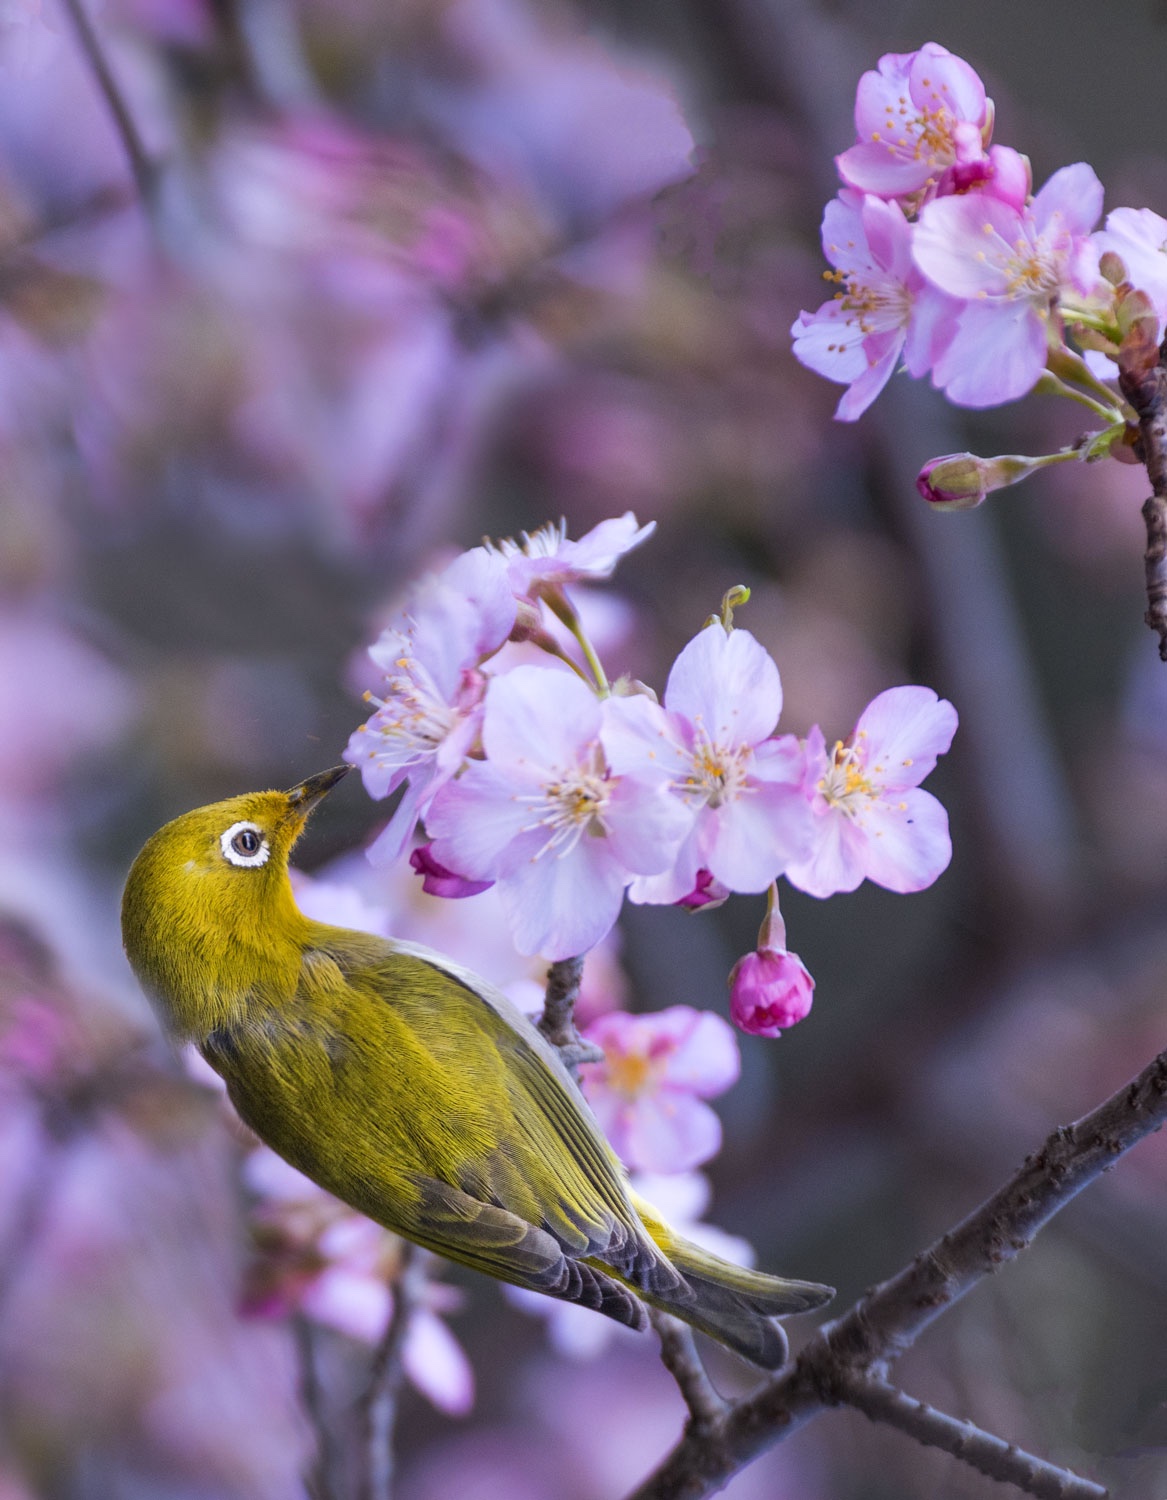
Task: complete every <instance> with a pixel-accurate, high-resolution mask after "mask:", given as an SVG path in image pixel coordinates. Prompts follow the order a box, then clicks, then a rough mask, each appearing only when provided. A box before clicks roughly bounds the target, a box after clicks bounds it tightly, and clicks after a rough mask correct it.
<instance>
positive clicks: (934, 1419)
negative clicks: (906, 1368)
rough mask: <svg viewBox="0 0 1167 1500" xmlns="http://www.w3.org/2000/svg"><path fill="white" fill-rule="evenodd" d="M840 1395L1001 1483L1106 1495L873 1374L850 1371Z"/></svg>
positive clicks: (1101, 1499) (1062, 1494) (1089, 1497)
mask: <svg viewBox="0 0 1167 1500" xmlns="http://www.w3.org/2000/svg"><path fill="white" fill-rule="evenodd" d="M839 1394H840V1396H841V1397H842V1399H843V1400H844V1401H845V1402H846V1404H847V1405H848V1406H853V1407H855V1408H856V1410H857V1411H861V1412H863V1413H864V1415H865V1416H868V1417H870V1418H871V1420H872V1421H873V1422H885V1423H887V1425H888V1426H889V1427H898V1428H899V1430H900V1431H901V1432H906V1433H907V1434H908V1436H909V1437H914V1438H915V1439H916V1441H917V1442H918V1443H923V1444H924V1446H925V1447H928V1448H942V1449H943V1450H944V1452H945V1453H951V1454H952V1455H953V1457H954V1458H959V1459H963V1461H964V1462H965V1463H966V1464H968V1465H969V1466H970V1467H971V1468H974V1469H977V1470H978V1471H979V1472H980V1473H982V1474H985V1475H987V1476H988V1477H989V1478H990V1479H996V1480H998V1481H999V1482H1000V1483H1002V1484H1012V1485H1015V1486H1016V1488H1017V1489H1019V1490H1023V1491H1024V1492H1025V1493H1026V1494H1027V1495H1036V1496H1038V1500H1105V1497H1106V1491H1105V1489H1103V1487H1102V1486H1101V1485H1100V1484H1095V1483H1094V1481H1093V1480H1091V1479H1081V1478H1079V1477H1078V1475H1076V1474H1071V1473H1070V1472H1069V1470H1067V1469H1059V1468H1058V1467H1057V1466H1056V1465H1055V1464H1049V1463H1046V1461H1045V1460H1044V1459H1042V1458H1035V1457H1034V1456H1033V1454H1032V1453H1026V1452H1024V1450H1023V1449H1021V1448H1018V1447H1017V1446H1016V1445H1015V1444H1013V1443H1006V1442H1005V1441H1004V1440H1003V1439H1002V1438H999V1437H994V1436H993V1434H992V1433H991V1432H983V1431H982V1430H981V1429H980V1428H979V1427H976V1426H974V1425H973V1423H972V1422H964V1421H961V1420H960V1419H959V1418H957V1417H950V1416H948V1415H947V1414H946V1413H945V1412H942V1411H937V1410H936V1409H935V1408H934V1407H931V1406H927V1405H925V1403H924V1402H923V1401H917V1400H916V1399H915V1398H914V1397H912V1396H909V1395H907V1393H906V1392H904V1391H901V1390H898V1389H897V1388H896V1387H895V1386H894V1385H889V1384H888V1383H887V1382H886V1381H884V1380H877V1379H875V1378H873V1377H872V1376H870V1375H867V1376H864V1375H854V1374H851V1375H847V1376H844V1378H843V1380H842V1381H841V1383H840V1389H839Z"/></svg>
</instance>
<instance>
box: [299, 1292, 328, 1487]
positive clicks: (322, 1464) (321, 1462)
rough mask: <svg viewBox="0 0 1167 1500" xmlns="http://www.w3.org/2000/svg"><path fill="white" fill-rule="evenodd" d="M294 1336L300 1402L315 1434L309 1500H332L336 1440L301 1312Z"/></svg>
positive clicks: (313, 1340) (312, 1338)
mask: <svg viewBox="0 0 1167 1500" xmlns="http://www.w3.org/2000/svg"><path fill="white" fill-rule="evenodd" d="M292 1333H293V1336H294V1337H295V1340H296V1363H297V1365H298V1367H299V1372H300V1404H301V1405H302V1406H303V1408H304V1413H305V1415H306V1416H307V1418H308V1420H309V1422H310V1423H311V1425H312V1431H313V1433H314V1434H315V1436H316V1454H315V1462H314V1463H313V1465H312V1470H311V1473H310V1475H309V1478H308V1493H309V1494H310V1495H311V1496H312V1500H336V1489H335V1487H334V1484H333V1480H334V1478H335V1475H336V1464H337V1453H338V1450H337V1443H336V1438H335V1436H334V1435H333V1431H332V1427H331V1425H330V1423H329V1421H328V1415H327V1413H326V1411H325V1409H324V1391H323V1389H322V1387H321V1384H320V1371H319V1369H318V1367H317V1363H316V1333H315V1330H314V1328H313V1326H312V1324H311V1323H310V1322H309V1321H308V1319H307V1318H306V1317H304V1316H303V1315H302V1314H297V1315H296V1316H295V1317H294V1318H293V1319H292Z"/></svg>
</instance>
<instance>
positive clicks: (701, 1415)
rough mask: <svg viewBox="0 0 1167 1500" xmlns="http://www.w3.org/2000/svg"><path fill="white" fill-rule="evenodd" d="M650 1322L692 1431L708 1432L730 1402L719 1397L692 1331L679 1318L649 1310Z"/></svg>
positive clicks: (657, 1309) (688, 1429)
mask: <svg viewBox="0 0 1167 1500" xmlns="http://www.w3.org/2000/svg"><path fill="white" fill-rule="evenodd" d="M648 1316H649V1321H650V1322H651V1323H652V1326H653V1328H654V1329H655V1330H656V1334H657V1337H658V1338H659V1339H660V1357H661V1362H662V1364H663V1365H664V1367H665V1369H666V1370H667V1371H668V1372H669V1374H670V1375H671V1376H672V1377H673V1379H674V1380H675V1381H676V1382H677V1385H678V1387H679V1388H680V1392H681V1395H682V1397H683V1398H684V1401H685V1405H686V1406H687V1407H688V1408H689V1425H688V1428H687V1429H686V1430H687V1431H690V1432H705V1431H707V1430H708V1429H709V1428H711V1427H712V1426H713V1425H714V1423H715V1422H717V1420H718V1419H719V1418H720V1417H722V1416H724V1414H725V1411H726V1408H727V1405H728V1403H727V1402H726V1401H725V1400H724V1398H723V1397H721V1396H719V1395H718V1393H717V1391H716V1390H715V1389H714V1387H713V1382H712V1381H711V1380H710V1379H709V1376H708V1374H707V1373H706V1370H705V1366H704V1365H703V1364H702V1362H701V1355H700V1354H699V1353H698V1351H697V1342H696V1340H695V1339H694V1337H693V1330H692V1329H691V1328H690V1327H689V1326H688V1325H687V1324H685V1323H682V1322H681V1321H680V1319H679V1318H674V1317H671V1316H670V1315H669V1314H668V1313H666V1312H661V1311H660V1309H659V1308H655V1307H650V1308H649V1310H648Z"/></svg>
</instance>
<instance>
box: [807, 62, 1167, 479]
mask: <svg viewBox="0 0 1167 1500" xmlns="http://www.w3.org/2000/svg"><path fill="white" fill-rule="evenodd" d="M993 124H994V115H993V105H992V101H991V100H990V99H988V98H986V96H985V89H984V85H983V83H982V82H981V80H980V78H978V76H977V74H976V73H975V72H974V71H973V69H972V68H971V67H970V66H969V64H968V63H966V62H965V61H963V60H962V59H961V58H959V57H955V56H953V55H952V53H950V52H948V51H947V50H946V49H945V48H944V47H941V46H938V45H937V44H936V43H935V42H928V43H926V44H925V45H924V46H923V47H921V48H920V49H919V51H917V52H909V53H888V54H887V55H886V56H884V57H882V58H880V60H879V66H878V68H877V69H876V70H874V71H872V72H868V73H865V74H864V75H863V77H862V78H861V79H860V82H859V88H858V93H857V96H856V102H855V128H856V135H857V141H856V143H855V144H854V145H853V146H851V147H850V148H849V149H847V150H846V151H844V152H843V153H842V154H841V155H840V156H838V157H837V158H836V165H837V167H838V171H839V176H840V178H841V180H842V182H843V184H844V185H843V188H842V190H841V191H840V193H839V195H838V197H837V198H835V199H834V200H833V201H832V202H831V203H829V204H828V205H827V208H826V212H825V214H824V217H823V250H824V252H825V254H826V257H827V259H828V260H829V261H830V263H831V266H832V267H833V270H832V271H830V272H828V273H826V274H827V279H828V280H830V281H833V282H835V283H837V287H838V290H837V291H836V293H835V295H834V297H833V298H832V299H831V300H830V301H828V302H825V303H824V304H823V305H822V306H821V307H820V308H819V309H818V310H817V311H816V312H812V313H808V312H803V313H802V314H801V315H800V316H799V318H798V319H797V321H796V322H795V324H794V326H793V328H792V330H791V332H792V334H793V336H794V352H795V354H796V355H797V356H798V358H799V359H800V360H801V361H802V362H803V364H805V365H807V366H809V368H810V369H812V370H815V371H816V372H817V373H818V374H820V375H825V376H826V377H827V378H828V379H830V380H836V381H841V382H843V383H844V384H846V386H847V390H846V392H845V393H844V395H843V397H842V399H841V400H840V402H839V406H838V409H837V411H836V416H838V417H839V418H841V419H843V420H844V421H854V420H855V418H857V417H858V416H860V414H861V413H862V412H864V411H865V410H866V409H867V407H868V406H869V405H870V404H871V402H872V401H874V400H875V398H876V396H878V394H879V393H880V391H881V390H882V389H883V387H884V385H885V384H886V383H887V381H888V379H889V377H890V376H891V374H892V372H893V370H894V369H895V368H896V366H897V364H898V363H899V361H900V360H901V358H902V360H903V364H904V366H905V367H906V369H907V371H908V373H909V374H911V375H913V376H917V377H918V376H922V375H926V374H930V376H931V379H932V383H933V385H935V386H937V387H938V388H940V389H942V390H943V391H944V393H945V395H946V396H947V397H948V398H949V399H950V400H951V401H953V402H955V403H956V404H958V405H960V406H970V407H985V406H994V405H997V404H999V403H1001V402H1005V401H1013V400H1016V399H1017V398H1018V397H1020V396H1023V395H1025V394H1026V393H1027V392H1028V391H1031V390H1033V389H1034V388H1037V389H1038V390H1041V391H1046V392H1049V393H1051V394H1057V395H1062V396H1068V397H1070V398H1072V399H1074V400H1076V401H1079V402H1081V403H1082V404H1083V405H1086V406H1087V407H1089V408H1090V409H1091V410H1093V411H1094V412H1095V413H1096V414H1097V415H1099V416H1101V417H1102V418H1103V419H1104V421H1105V423H1106V425H1105V427H1104V428H1103V429H1102V430H1101V431H1099V432H1097V433H1095V434H1092V435H1091V436H1090V437H1089V438H1088V439H1085V440H1083V441H1082V442H1081V443H1078V444H1076V445H1075V446H1074V448H1072V449H1067V450H1064V451H1062V452H1060V453H1057V454H1050V455H1046V456H1044V457H1042V458H1038V459H976V458H974V456H973V455H951V456H947V457H945V458H944V459H939V460H934V461H933V463H932V464H931V465H929V467H928V468H927V469H925V471H924V473H923V474H922V475H921V480H920V489H921V493H923V494H924V496H925V498H927V499H929V500H931V501H934V502H936V503H938V504H940V505H943V506H947V507H950V508H966V507H968V506H970V505H975V504H977V503H979V501H980V500H982V499H983V498H984V496H985V494H986V493H987V492H988V491H989V490H990V489H996V488H1001V487H1002V486H1004V485H1007V484H1013V483H1015V482H1016V481H1017V480H1018V479H1021V478H1023V477H1025V475H1026V474H1028V473H1030V472H1032V470H1033V469H1034V468H1036V467H1041V466H1043V465H1045V464H1048V463H1055V462H1061V461H1063V460H1066V459H1097V458H1101V457H1104V456H1106V455H1108V454H1113V456H1115V457H1119V458H1122V457H1124V456H1126V445H1127V440H1128V426H1127V419H1128V417H1129V416H1130V412H1129V410H1128V409H1125V408H1124V406H1123V404H1122V402H1121V399H1120V398H1119V396H1118V394H1117V391H1116V389H1115V388H1114V386H1113V385H1112V384H1111V383H1110V381H1111V379H1112V377H1114V376H1115V375H1116V374H1117V367H1116V363H1115V361H1116V359H1117V358H1118V356H1119V351H1120V348H1121V346H1122V344H1123V342H1124V339H1127V338H1128V337H1129V335H1130V333H1131V330H1132V328H1133V327H1134V326H1135V325H1142V326H1141V330H1140V336H1144V335H1145V336H1151V337H1153V338H1154V339H1155V341H1156V342H1157V340H1158V338H1159V337H1160V336H1161V335H1162V332H1163V328H1164V323H1165V321H1167V250H1165V248H1164V247H1165V246H1167V220H1164V219H1163V218H1161V217H1160V216H1159V215H1158V214H1156V213H1153V212H1151V210H1149V209H1138V210H1136V209H1130V208H1118V209H1115V210H1113V212H1111V213H1110V214H1109V215H1108V217H1107V219H1106V225H1105V228H1104V229H1096V227H1095V226H1096V225H1097V223H1098V220H1099V218H1100V216H1101V213H1102V198H1103V189H1102V183H1101V182H1100V181H1099V180H1098V177H1097V176H1096V174H1095V172H1094V170H1093V169H1092V168H1091V167H1090V166H1089V165H1087V164H1086V163H1085V162H1077V163H1075V164H1073V165H1072V166H1068V167H1062V168H1061V169H1060V170H1059V171H1057V172H1055V173H1054V174H1053V176H1052V177H1050V179H1049V180H1048V181H1047V182H1046V183H1045V185H1044V186H1043V187H1042V188H1041V189H1040V190H1039V191H1038V192H1037V193H1036V194H1034V193H1032V181H1031V175H1030V167H1029V161H1028V159H1027V158H1026V157H1024V156H1022V155H1021V154H1020V153H1019V152H1017V151H1016V150H1014V149H1013V148H1012V147H1010V146H1002V145H997V144H991V139H992V134H993ZM1071 339H1072V340H1073V344H1074V345H1076V347H1073V346H1072V345H1071V343H1070V342H1069V341H1070V340H1071Z"/></svg>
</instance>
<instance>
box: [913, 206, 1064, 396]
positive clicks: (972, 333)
mask: <svg viewBox="0 0 1167 1500" xmlns="http://www.w3.org/2000/svg"><path fill="white" fill-rule="evenodd" d="M944 201H945V202H950V201H952V200H950V199H945V200H944ZM1045 328H1046V325H1045V322H1044V321H1043V320H1042V318H1041V317H1040V316H1039V315H1038V313H1037V311H1036V310H1035V309H1034V308H1033V307H1032V306H1031V305H1030V304H1029V303H1028V302H1016V303H1008V304H1005V305H1004V306H1002V305H1000V304H993V303H978V302H970V303H969V304H968V306H967V307H966V308H965V310H964V312H963V313H961V315H960V323H959V327H958V329H957V332H956V335H955V337H954V338H953V340H952V342H951V343H950V344H949V346H948V348H947V349H946V350H945V352H944V354H943V355H942V356H941V357H940V359H938V360H937V362H936V366H935V368H934V369H933V371H932V383H933V384H934V385H937V386H940V387H942V388H943V390H944V394H945V395H946V396H947V397H948V399H949V400H950V401H955V402H956V404H957V405H958V406H972V407H982V406H998V405H1000V403H1001V402H1003V401H1015V400H1017V398H1018V397H1019V396H1024V395H1025V393H1026V392H1027V391H1029V390H1031V389H1032V388H1033V386H1034V384H1035V382H1036V381H1037V379H1038V377H1039V376H1040V375H1041V372H1042V370H1044V369H1045V357H1046V336H1045Z"/></svg>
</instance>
